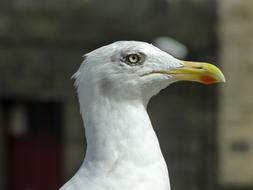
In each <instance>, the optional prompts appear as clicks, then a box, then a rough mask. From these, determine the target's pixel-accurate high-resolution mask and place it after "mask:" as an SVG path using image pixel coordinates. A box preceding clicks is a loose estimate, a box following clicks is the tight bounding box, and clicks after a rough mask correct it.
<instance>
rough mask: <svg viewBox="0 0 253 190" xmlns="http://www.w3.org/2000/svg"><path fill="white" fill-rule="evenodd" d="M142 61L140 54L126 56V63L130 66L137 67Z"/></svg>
mask: <svg viewBox="0 0 253 190" xmlns="http://www.w3.org/2000/svg"><path fill="white" fill-rule="evenodd" d="M140 60H141V57H140V55H138V54H129V55H127V56H126V62H127V63H128V64H133V65H135V64H138V63H139V62H140Z"/></svg>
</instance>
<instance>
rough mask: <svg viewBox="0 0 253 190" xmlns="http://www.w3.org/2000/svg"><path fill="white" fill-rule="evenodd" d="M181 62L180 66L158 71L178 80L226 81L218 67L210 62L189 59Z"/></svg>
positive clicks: (210, 82)
mask: <svg viewBox="0 0 253 190" xmlns="http://www.w3.org/2000/svg"><path fill="white" fill-rule="evenodd" d="M182 63H183V66H182V67H178V68H174V69H168V70H161V71H159V73H165V74H169V75H172V76H173V77H174V78H175V79H176V80H178V81H182V80H183V81H195V82H201V83H204V84H212V83H218V82H225V81H226V80H225V77H224V75H223V73H222V72H221V71H220V69H218V68H217V67H216V66H214V65H212V64H209V63H202V62H191V61H182Z"/></svg>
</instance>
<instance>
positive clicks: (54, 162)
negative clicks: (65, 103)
mask: <svg viewBox="0 0 253 190" xmlns="http://www.w3.org/2000/svg"><path fill="white" fill-rule="evenodd" d="M2 108H3V109H2V115H3V117H2V118H3V126H4V128H5V134H6V135H5V138H6V146H7V148H6V150H7V154H6V155H7V159H6V160H7V163H6V164H7V167H6V168H7V169H6V170H7V176H8V178H7V179H8V184H7V187H8V190H45V189H47V190H55V189H58V188H59V186H60V184H61V182H62V181H61V180H62V173H63V172H62V145H61V134H62V132H61V131H62V105H61V103H59V102H54V101H46V102H45V101H22V100H11V99H8V100H4V101H2Z"/></svg>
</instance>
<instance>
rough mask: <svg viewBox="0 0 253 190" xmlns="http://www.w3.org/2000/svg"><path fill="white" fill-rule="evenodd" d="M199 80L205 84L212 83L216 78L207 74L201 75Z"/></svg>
mask: <svg viewBox="0 0 253 190" xmlns="http://www.w3.org/2000/svg"><path fill="white" fill-rule="evenodd" d="M201 81H202V82H203V83H205V84H212V83H214V82H215V81H216V80H215V78H213V77H211V76H208V75H204V76H202V77H201Z"/></svg>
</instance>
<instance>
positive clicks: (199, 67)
mask: <svg viewBox="0 0 253 190" xmlns="http://www.w3.org/2000/svg"><path fill="white" fill-rule="evenodd" d="M194 69H203V67H201V66H198V67H194Z"/></svg>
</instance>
